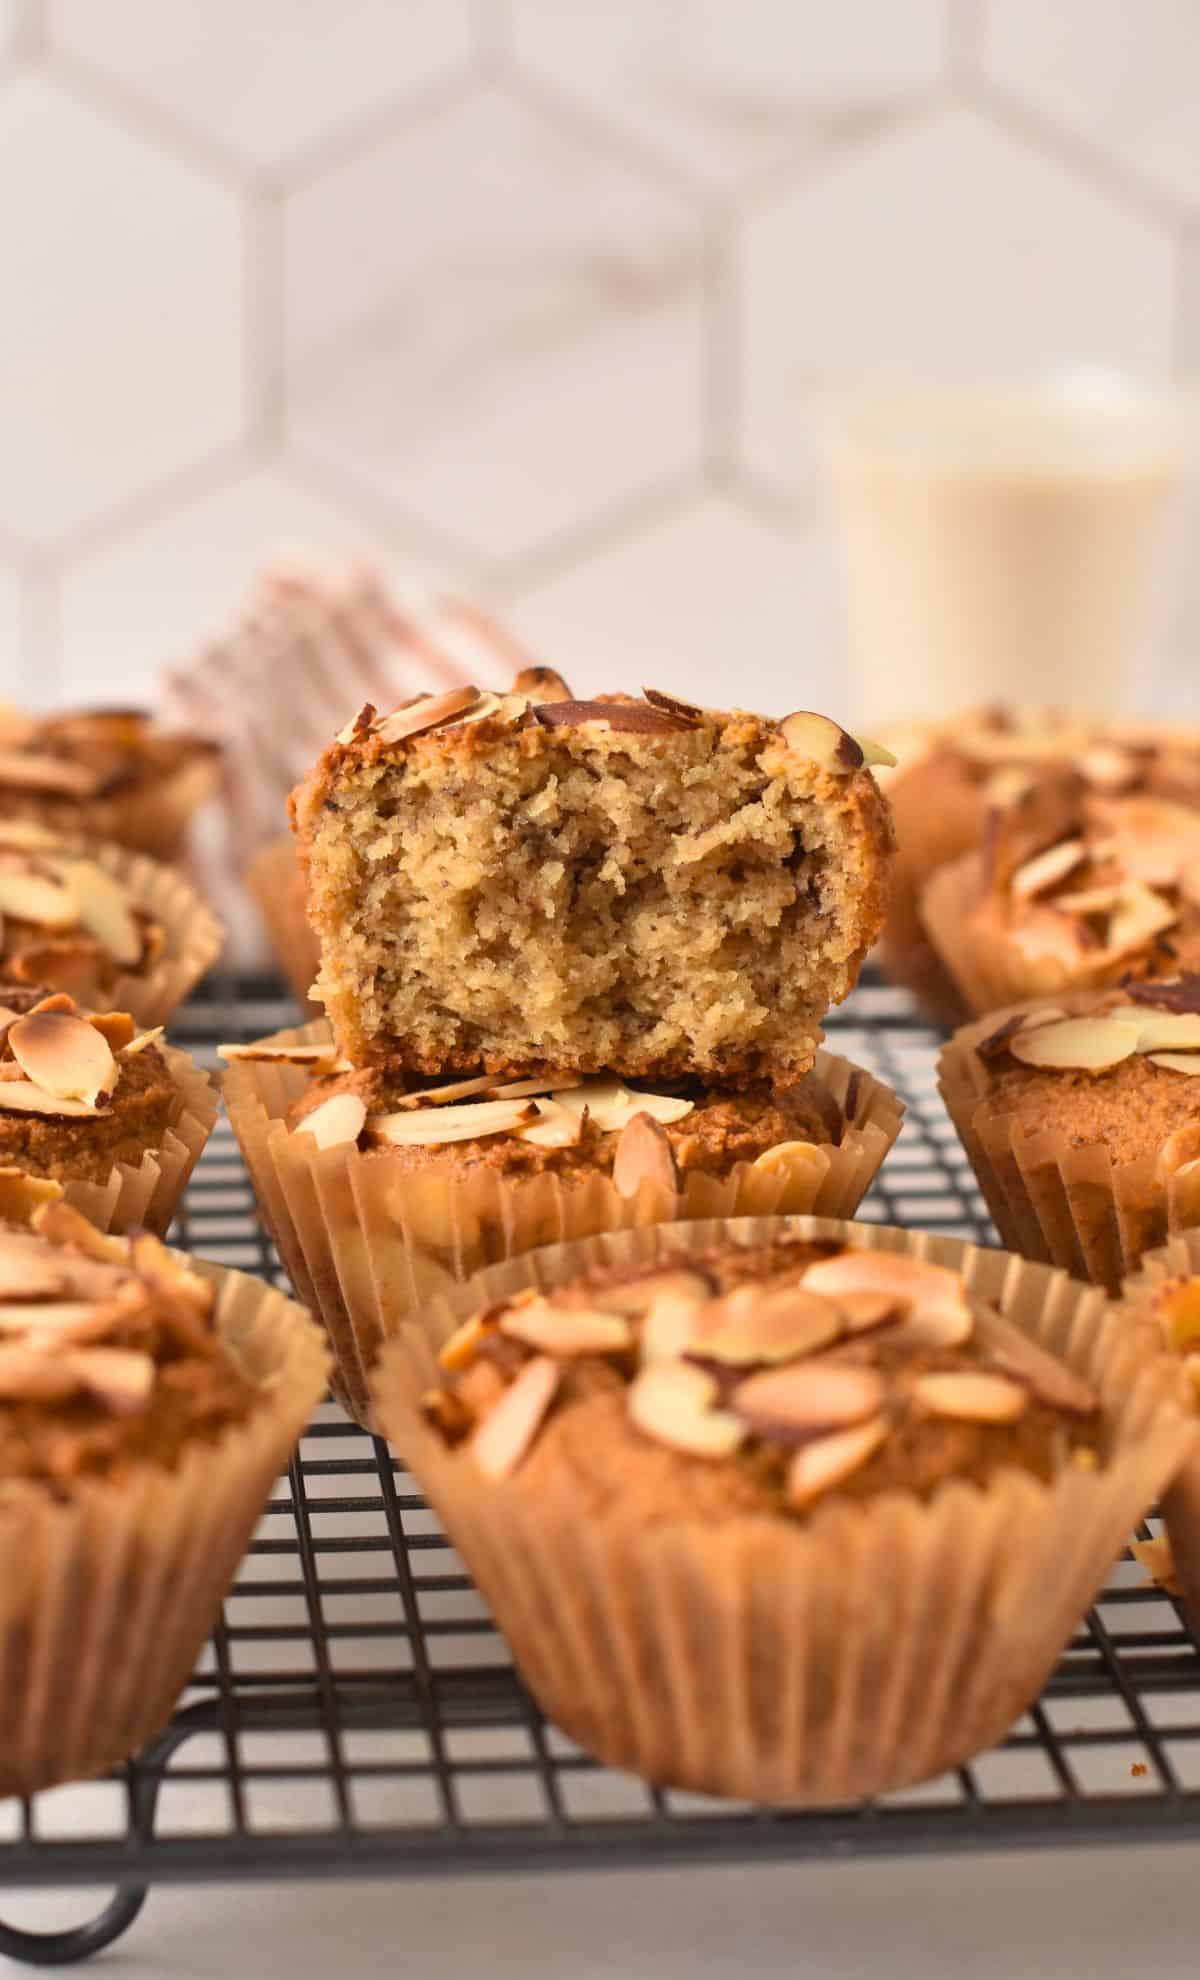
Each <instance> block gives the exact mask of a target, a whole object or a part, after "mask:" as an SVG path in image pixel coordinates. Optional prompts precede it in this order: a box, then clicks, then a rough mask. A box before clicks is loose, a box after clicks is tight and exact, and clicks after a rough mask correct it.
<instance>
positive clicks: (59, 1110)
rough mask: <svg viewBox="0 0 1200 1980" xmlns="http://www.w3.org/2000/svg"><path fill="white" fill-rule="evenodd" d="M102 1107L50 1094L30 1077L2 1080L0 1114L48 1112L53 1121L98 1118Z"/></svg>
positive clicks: (48, 1116) (0, 1083)
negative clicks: (36, 1084)
mask: <svg viewBox="0 0 1200 1980" xmlns="http://www.w3.org/2000/svg"><path fill="white" fill-rule="evenodd" d="M104 1111H105V1110H104V1108H103V1107H96V1106H93V1105H91V1104H90V1103H89V1102H88V1101H86V1100H73V1099H70V1098H68V1097H67V1096H66V1095H59V1094H57V1093H47V1091H46V1089H45V1087H43V1086H35V1085H34V1083H33V1081H32V1080H29V1079H5V1080H0V1114H45V1115H46V1117H47V1118H48V1119H50V1120H65V1121H79V1120H93V1121H94V1120H96V1119H97V1118H98V1116H99V1115H101V1114H103V1112H104Z"/></svg>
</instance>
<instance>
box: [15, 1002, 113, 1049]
mask: <svg viewBox="0 0 1200 1980" xmlns="http://www.w3.org/2000/svg"><path fill="white" fill-rule="evenodd" d="M29 1015H30V1017H32V1016H33V1012H32V1011H31V1012H30V1013H29ZM87 1021H88V1023H89V1024H90V1025H91V1027H92V1029H93V1031H98V1032H99V1033H100V1036H101V1038H103V1040H104V1042H105V1044H106V1045H107V1046H108V1049H109V1051H110V1052H123V1051H124V1050H125V1047H126V1046H127V1045H132V1043H133V1040H134V1038H135V1036H136V1035H137V1026H136V1025H135V1024H134V1021H133V1019H132V1018H131V1017H130V1015H129V1013H128V1011H89V1012H88V1018H87Z"/></svg>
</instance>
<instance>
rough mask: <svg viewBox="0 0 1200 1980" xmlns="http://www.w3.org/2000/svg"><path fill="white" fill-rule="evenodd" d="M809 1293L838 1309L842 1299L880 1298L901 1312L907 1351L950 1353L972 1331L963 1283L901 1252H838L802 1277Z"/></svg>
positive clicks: (944, 1270) (939, 1267) (944, 1267)
mask: <svg viewBox="0 0 1200 1980" xmlns="http://www.w3.org/2000/svg"><path fill="white" fill-rule="evenodd" d="M804 1285H805V1287H806V1288H807V1289H808V1290H809V1291H810V1292H819V1293H820V1294H821V1295H822V1296H823V1297H824V1298H826V1299H831V1300H834V1301H837V1302H838V1303H839V1304H840V1302H841V1300H842V1299H843V1298H844V1296H845V1295H846V1294H847V1293H863V1292H869V1293H882V1294H883V1295H884V1296H885V1297H887V1298H890V1299H891V1301H892V1302H893V1304H896V1303H901V1304H902V1305H903V1306H904V1307H905V1308H906V1311H905V1314H904V1318H903V1320H902V1322H901V1326H902V1328H903V1339H904V1341H905V1342H906V1344H907V1345H909V1346H911V1347H917V1346H929V1347H955V1346H957V1345H959V1343H960V1342H962V1341H965V1340H967V1339H968V1338H969V1337H970V1333H971V1328H972V1325H973V1317H972V1314H971V1309H970V1307H969V1306H968V1305H967V1302H966V1299H965V1296H964V1293H963V1286H962V1281H961V1279H960V1278H959V1275H958V1273H957V1272H954V1271H951V1269H950V1267H949V1266H947V1265H934V1264H931V1263H930V1262H929V1260H928V1259H924V1258H910V1257H907V1256H906V1255H905V1254H904V1253H902V1252H891V1251H840V1252H838V1253H837V1254H836V1255H835V1256H834V1257H832V1258H821V1259H818V1260H817V1262H816V1264H814V1265H810V1266H809V1267H808V1270H807V1271H806V1272H805V1274H804Z"/></svg>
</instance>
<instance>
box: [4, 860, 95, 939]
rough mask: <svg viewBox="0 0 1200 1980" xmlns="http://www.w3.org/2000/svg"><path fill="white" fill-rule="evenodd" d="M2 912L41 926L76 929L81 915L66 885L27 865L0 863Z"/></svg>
mask: <svg viewBox="0 0 1200 1980" xmlns="http://www.w3.org/2000/svg"><path fill="white" fill-rule="evenodd" d="M0 914H7V915H11V916H12V918H13V920H14V921H29V922H32V923H33V924H34V926H35V927H38V928H49V929H60V928H75V927H77V926H78V924H79V914H78V911H77V909H76V906H75V903H74V901H73V900H72V898H71V896H70V894H69V893H68V892H67V890H66V888H65V887H60V886H59V884H58V882H57V880H51V879H48V878H47V877H46V875H45V874H42V873H32V872H30V871H29V869H28V868H27V867H22V866H10V865H6V864H2V863H0Z"/></svg>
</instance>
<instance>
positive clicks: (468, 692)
mask: <svg viewBox="0 0 1200 1980" xmlns="http://www.w3.org/2000/svg"><path fill="white" fill-rule="evenodd" d="M478 700H479V689H478V688H475V687H460V688H449V689H447V691H446V693H445V694H425V695H422V696H421V698H420V700H419V701H414V702H412V703H411V704H410V706H409V707H407V708H397V709H396V711H395V713H394V714H391V715H385V716H384V718H383V720H382V721H381V722H376V724H375V728H374V731H373V733H374V735H375V736H376V738H377V739H378V741H380V742H382V743H398V742H405V741H406V740H407V739H408V737H409V736H421V735H424V734H425V731H426V730H427V729H436V728H439V727H440V726H441V724H442V723H443V722H452V721H453V720H454V717H455V716H456V715H465V714H466V711H467V710H468V708H473V707H474V706H475V703H476V702H477V701H478Z"/></svg>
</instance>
